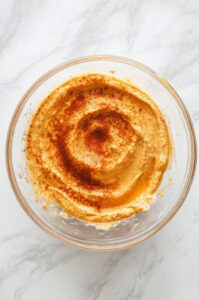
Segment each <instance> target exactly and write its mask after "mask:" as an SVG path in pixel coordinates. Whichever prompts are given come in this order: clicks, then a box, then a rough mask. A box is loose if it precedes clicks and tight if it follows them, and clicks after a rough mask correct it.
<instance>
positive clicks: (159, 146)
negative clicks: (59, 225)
mask: <svg viewBox="0 0 199 300" xmlns="http://www.w3.org/2000/svg"><path fill="white" fill-rule="evenodd" d="M169 144H170V143H169V136H168V129H167V125H166V122H165V120H164V117H163V115H162V113H161V112H160V110H159V108H158V107H157V105H156V104H155V103H154V102H153V101H152V100H151V99H150V97H149V96H147V95H146V94H144V93H143V92H141V91H140V90H138V89H137V88H135V87H133V86H131V85H129V84H127V83H125V82H122V81H119V80H117V79H115V78H113V77H109V76H106V75H102V74H86V75H84V76H80V77H76V78H73V79H71V80H70V81H68V82H66V83H64V84H63V85H61V86H60V87H58V88H57V89H56V90H55V91H53V92H52V93H51V94H50V95H49V96H48V97H47V98H46V99H45V100H44V101H43V102H42V104H41V105H40V107H39V108H38V110H37V112H36V113H35V115H34V116H33V118H32V121H31V124H30V126H29V129H28V133H27V140H26V157H27V168H28V173H29V176H30V180H31V182H32V184H33V187H34V190H35V192H36V193H37V194H39V195H40V196H41V197H43V198H44V199H45V200H46V202H51V201H55V202H57V203H58V204H59V205H60V206H61V207H62V208H63V209H64V210H65V211H66V212H68V213H69V214H71V215H73V216H75V217H77V218H79V219H83V220H86V221H89V222H111V221H116V220H120V219H122V218H125V217H128V216H130V215H132V214H135V213H138V212H143V211H147V210H148V209H149V205H150V202H151V201H153V200H154V193H155V191H156V190H157V188H158V186H159V184H160V181H161V179H162V176H163V173H164V171H165V169H166V167H167V164H168V159H169V148H170V147H169Z"/></svg>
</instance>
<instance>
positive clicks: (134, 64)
mask: <svg viewBox="0 0 199 300" xmlns="http://www.w3.org/2000/svg"><path fill="white" fill-rule="evenodd" d="M92 61H110V62H116V63H118V62H119V63H123V64H126V65H129V66H132V67H135V68H137V69H140V70H142V71H143V72H145V73H148V74H149V75H150V76H152V77H153V78H154V79H156V80H157V81H158V82H159V83H160V84H161V85H162V86H163V87H164V88H165V89H166V90H167V91H168V92H169V94H170V95H171V96H172V97H173V99H174V100H175V101H176V103H177V106H178V108H179V110H180V112H181V113H182V114H183V117H184V120H185V121H186V122H185V123H186V127H187V130H188V135H189V138H190V150H191V151H190V165H189V166H188V172H187V178H186V181H185V183H184V186H183V189H182V191H181V195H180V196H179V197H178V201H176V204H175V206H174V207H173V209H172V210H169V211H168V213H167V214H166V215H165V217H164V219H163V220H162V221H161V222H160V223H158V224H156V226H155V227H154V228H152V229H150V231H149V232H146V233H145V234H143V235H142V236H141V237H138V238H137V239H135V240H132V241H131V242H126V243H125V242H124V243H123V242H122V243H121V244H119V245H111V246H109V247H106V245H104V246H103V247H102V246H101V245H100V246H99V247H97V246H96V245H95V246H94V247H93V246H90V245H86V244H83V243H78V242H77V241H74V240H71V239H69V238H67V237H66V236H65V235H64V234H61V233H59V232H57V231H54V230H53V229H52V228H50V227H49V226H48V225H47V224H46V223H45V222H43V221H42V219H41V218H40V217H38V216H37V215H36V214H35V213H34V211H33V210H32V209H31V208H30V207H29V205H28V204H27V202H26V200H25V198H24V197H23V196H22V194H21V191H20V188H19V186H18V184H17V180H16V177H15V174H14V169H13V161H12V142H13V135H14V131H15V127H16V124H17V121H18V118H19V116H20V114H21V111H22V109H23V107H24V105H25V104H26V102H27V101H28V99H29V97H30V96H31V95H32V94H33V93H34V91H35V90H36V89H37V88H38V87H39V86H40V85H42V83H44V82H45V81H46V80H48V79H49V78H50V77H52V76H53V75H55V74H56V73H58V72H60V71H62V70H64V69H66V68H68V67H71V66H73V65H77V64H80V63H85V62H92ZM196 147H197V146H196V136H195V132H194V128H193V124H192V121H191V118H190V116H189V113H188V111H187V109H186V107H185V105H184V103H183V101H182V100H181V98H180V96H179V95H178V94H177V92H176V91H175V89H174V88H173V87H172V86H171V85H170V84H169V83H168V82H167V80H165V79H164V78H163V77H161V76H160V75H158V74H157V73H156V72H155V71H154V70H152V69H151V68H149V67H147V66H145V65H144V64H142V63H139V62H137V61H135V60H133V59H129V58H125V57H121V56H114V55H93V56H85V57H81V58H77V59H73V60H69V61H67V62H65V63H62V64H60V65H58V66H56V67H54V68H53V69H51V70H50V71H48V72H46V73H45V74H43V75H42V76H41V77H40V78H39V79H38V80H36V81H35V82H34V83H33V84H32V85H31V87H30V88H29V89H28V90H27V91H26V92H25V94H24V96H23V97H22V98H21V100H20V102H19V103H18V105H17V107H16V109H15V111H14V113H13V116H12V118H11V121H10V125H9V128H8V133H7V139H6V166H7V172H8V177H9V181H10V184H11V187H12V189H13V191H14V194H15V196H16V198H17V200H18V202H19V204H20V205H21V206H22V208H23V209H24V210H25V212H26V213H27V214H28V215H29V217H30V218H31V219H32V220H33V221H34V222H35V223H36V224H37V225H38V226H39V227H40V228H42V229H43V230H44V231H46V232H47V233H49V234H51V235H52V236H54V237H56V238H58V239H59V240H61V241H62V242H65V243H67V244H71V245H73V246H76V247H79V248H84V249H89V250H100V251H103V250H118V249H123V248H127V247H130V246H132V245H134V244H137V243H140V242H142V241H144V240H145V239H147V238H149V237H150V236H152V235H154V234H155V233H157V232H158V231H159V230H160V229H161V228H162V227H164V226H165V225H166V224H167V223H168V222H169V221H170V220H171V219H172V218H173V216H174V215H175V214H176V213H177V211H178V210H179V209H180V207H181V206H182V204H183V203H184V201H185V199H186V196H187V194H188V192H189V190H190V187H191V184H192V181H193V178H194V173H195V170H196V163H197V150H196Z"/></svg>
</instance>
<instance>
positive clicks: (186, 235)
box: [0, 0, 199, 300]
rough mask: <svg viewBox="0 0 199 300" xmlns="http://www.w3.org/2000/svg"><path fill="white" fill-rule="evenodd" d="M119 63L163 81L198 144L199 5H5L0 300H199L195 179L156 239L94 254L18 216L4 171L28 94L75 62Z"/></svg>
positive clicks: (93, 1)
mask: <svg viewBox="0 0 199 300" xmlns="http://www.w3.org/2000/svg"><path fill="white" fill-rule="evenodd" d="M92 54H115V55H121V56H127V57H129V58H133V59H135V60H138V61H140V62H142V63H144V64H146V65H148V66H150V67H151V68H153V69H154V70H156V71H157V72H158V73H160V74H161V75H162V76H164V77H165V78H167V79H168V80H169V82H170V83H171V84H172V85H173V86H174V88H175V89H176V90H177V91H178V93H179V94H180V96H181V97H182V99H183V101H184V102H185V104H186V106H187V109H188V110H189V113H190V115H191V117H192V120H193V123H194V126H195V130H196V135H197V138H199V96H198V95H199V1H198V0H195V1H191V0H190V1H187V0H167V1H165V0H79V1H78V0H57V1H53V0H28V1H25V0H6V1H4V0H1V1H0V119H1V129H0V145H1V147H0V161H1V164H0V172H1V177H0V178H1V180H0V195H1V201H0V211H1V216H0V299H1V300H11V299H12V300H27V299H28V300H33V299H39V300H40V299H48V300H54V299H56V300H66V299H67V300H70V299H72V300H77V299H86V300H95V299H98V300H99V299H100V300H107V299H114V300H117V299H118V300H119V299H120V300H127V299H136V300H138V299H139V300H151V299H153V300H156V299H157V300H159V299H161V300H178V299H180V300H185V299H191V300H197V299H199V187H198V186H199V174H198V171H197V172H196V176H195V180H194V183H193V186H192V188H191V191H190V193H189V196H188V197H187V200H186V201H185V204H184V205H183V207H182V208H181V209H180V211H179V212H178V213H177V215H176V216H175V217H174V218H173V220H172V221H171V222H170V223H169V224H168V225H167V226H166V227H165V228H163V229H162V230H161V231H160V232H159V233H158V234H156V235H155V236H153V237H152V238H150V239H148V240H146V241H145V242H143V243H142V244H139V245H136V246H134V247H131V248H129V249H126V250H122V251H116V252H106V253H98V252H89V251H83V250H80V249H76V248H73V247H70V246H66V245H64V244H62V243H61V242H59V241H57V240H55V239H54V238H53V237H51V236H48V235H47V234H46V233H45V232H43V231H41V230H40V229H39V228H38V227H37V226H36V225H35V224H34V223H33V222H32V221H31V220H30V219H29V217H28V216H27V215H26V214H25V212H24V211H23V210H22V208H21V207H20V206H19V204H18V202H17V201H16V198H15V196H14V194H13V192H12V190H11V187H10V184H9V181H8V176H7V172H6V165H5V153H4V152H5V147H4V145H5V140H6V134H7V129H8V125H9V121H10V118H11V116H12V113H13V112H14V110H15V108H16V105H17V103H18V102H19V100H20V98H21V97H22V95H23V94H24V92H25V91H26V90H27V88H28V87H29V86H30V85H31V84H32V83H33V82H34V81H35V80H36V79H37V78H38V77H39V76H40V75H42V74H43V73H45V72H46V71H48V70H49V69H51V68H52V67H54V66H56V65H58V64H60V63H62V62H64V61H66V60H68V59H72V58H77V57H80V56H85V55H92Z"/></svg>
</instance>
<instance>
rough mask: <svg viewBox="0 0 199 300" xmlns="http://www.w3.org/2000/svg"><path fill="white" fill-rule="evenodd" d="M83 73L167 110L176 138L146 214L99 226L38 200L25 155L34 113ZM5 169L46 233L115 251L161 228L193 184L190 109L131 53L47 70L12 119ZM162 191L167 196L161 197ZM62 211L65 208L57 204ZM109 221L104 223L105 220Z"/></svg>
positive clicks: (91, 247) (73, 242)
mask: <svg viewBox="0 0 199 300" xmlns="http://www.w3.org/2000/svg"><path fill="white" fill-rule="evenodd" d="M85 73H102V74H107V75H111V76H114V77H116V78H119V79H121V80H123V81H127V82H131V83H132V85H134V86H137V87H138V88H139V89H141V90H142V91H144V92H145V93H147V94H148V95H149V96H150V97H151V98H152V99H153V100H154V101H155V102H156V103H157V104H158V106H159V108H160V109H161V111H162V113H163V114H164V115H165V118H166V121H167V124H168V127H169V129H170V136H171V140H172V157H171V161H170V166H169V167H168V169H167V171H166V173H165V174H164V177H163V180H162V183H161V185H160V187H159V191H160V193H157V195H159V196H158V199H157V201H156V202H155V203H154V204H153V205H152V207H151V209H150V210H149V211H148V212H146V213H140V214H137V215H135V216H132V217H130V218H127V219H124V220H121V221H118V222H115V223H114V224H113V225H114V226H113V227H111V228H105V227H106V226H105V227H104V228H98V227H95V226H92V225H90V224H89V223H87V222H84V221H80V220H78V219H76V218H73V217H70V218H64V217H62V216H60V215H58V214H56V213H54V208H52V209H51V208H49V209H46V210H44V209H43V208H41V203H36V202H35V194H34V191H33V188H32V185H31V183H30V182H29V179H28V175H27V170H26V160H25V153H24V147H25V137H26V132H27V128H28V126H29V123H30V120H31V117H32V115H33V114H34V113H35V111H36V110H37V108H38V106H39V105H40V103H41V102H42V101H43V100H44V98H45V97H46V96H47V95H48V94H49V93H50V92H51V91H52V90H54V89H55V88H56V87H58V86H59V85H60V84H62V83H63V82H65V81H67V80H68V79H70V78H72V77H75V76H78V75H82V74H85ZM6 156H7V169H8V174H9V178H10V182H11V185H12V188H13V190H14V192H15V194H16V197H17V199H18V201H19V203H20V204H21V206H22V207H23V208H24V210H25V211H26V213H27V214H28V215H29V216H30V218H31V219H32V220H33V221H34V222H35V223H36V224H37V225H39V226H40V227H41V228H42V229H44V230H45V231H46V232H48V233H50V234H52V235H53V236H54V237H57V238H59V239H60V240H62V241H64V242H67V243H70V244H72V245H74V246H78V247H82V248H87V249H95V250H113V249H121V248H125V247H128V246H130V245H133V244H136V243H138V242H141V241H143V240H145V239H146V238H148V237H150V236H151V235H153V234H154V233H156V232H157V231H158V230H160V229H161V228H162V227H163V226H164V225H165V224H166V223H167V222H168V221H169V220H170V219H171V218H172V217H173V216H174V215H175V213H176V212H177V211H178V209H179V208H180V206H181V205H182V203H183V202H184V200H185V198H186V196H187V193H188V191H189V189H190V186H191V183H192V180H193V175H194V171H195V166H196V140H195V134H194V130H193V126H192V123H191V120H190V117H189V115H188V112H187V110H186V108H185V106H184V104H183V102H182V101H181V99H180V97H179V96H178V94H177V93H176V92H175V90H174V89H173V88H172V87H171V86H170V84H169V83H168V82H167V81H166V80H165V79H163V78H161V77H160V76H159V75H158V74H156V73H155V72H154V71H152V70H151V69H150V68H148V67H146V66H144V65H142V64H140V63H138V62H136V61H133V60H130V59H127V58H122V57H115V56H91V57H85V58H80V59H76V60H73V61H69V62H67V63H64V64H62V65H60V66H58V67H56V68H54V69H53V70H51V71H49V72H48V73H46V74H45V75H43V76H42V77H41V78H40V79H39V80H37V81H36V82H35V83H34V84H33V85H32V87H31V88H30V89H29V90H28V91H27V92H26V94H25V95H24V96H23V98H22V100H21V101H20V103H19V105H18V107H17V109H16V111H15V113H14V116H13V118H12V120H11V123H10V128H9V131H8V137H7V154H6ZM162 190H164V192H163V196H160V194H161V191H162ZM57 210H58V212H59V211H60V210H61V208H60V207H57ZM105 225H106V224H105Z"/></svg>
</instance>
